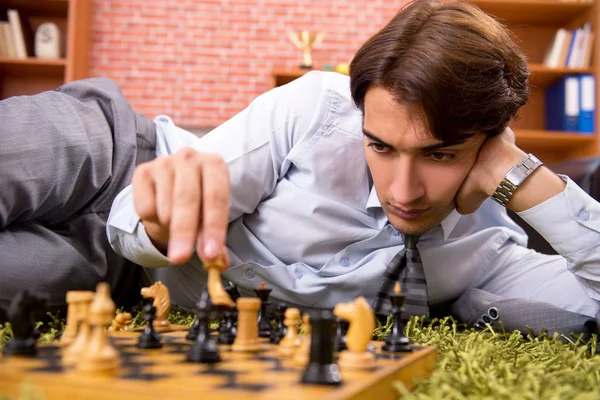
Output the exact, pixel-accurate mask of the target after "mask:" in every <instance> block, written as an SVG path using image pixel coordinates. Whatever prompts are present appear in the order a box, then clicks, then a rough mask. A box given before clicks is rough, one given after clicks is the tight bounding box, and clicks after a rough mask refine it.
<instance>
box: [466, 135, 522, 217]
mask: <svg viewBox="0 0 600 400" xmlns="http://www.w3.org/2000/svg"><path fill="white" fill-rule="evenodd" d="M525 155H526V153H525V152H523V150H521V149H519V148H518V147H517V146H516V144H515V134H514V132H513V131H512V130H511V129H510V128H506V130H505V131H504V132H502V133H501V134H500V135H498V136H495V137H491V138H488V139H487V140H486V141H485V142H484V143H483V145H482V146H481V148H480V149H479V153H478V154H477V160H476V161H475V164H473V167H472V168H471V171H470V172H469V174H468V175H467V178H466V179H465V181H464V182H463V184H462V185H461V187H460V188H459V190H458V193H457V195H456V209H457V210H458V212H459V213H461V214H470V213H473V212H475V211H476V210H477V209H478V208H479V207H480V206H481V203H483V201H484V200H485V199H487V198H488V197H490V196H492V195H493V194H494V191H495V190H496V188H497V187H498V185H499V184H500V182H501V181H502V179H504V176H505V175H506V173H507V172H508V171H509V170H510V169H511V168H512V167H513V166H514V165H515V164H516V163H518V162H519V161H520V160H521V159H522V158H523V157H524V156H525Z"/></svg>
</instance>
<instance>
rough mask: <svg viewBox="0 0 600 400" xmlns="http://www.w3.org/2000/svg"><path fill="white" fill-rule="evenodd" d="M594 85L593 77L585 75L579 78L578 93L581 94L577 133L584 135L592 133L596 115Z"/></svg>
mask: <svg viewBox="0 0 600 400" xmlns="http://www.w3.org/2000/svg"><path fill="white" fill-rule="evenodd" d="M594 84H595V82H594V75H591V74H585V75H580V76H579V91H580V94H581V97H580V99H581V102H580V109H579V132H581V133H582V134H585V135H591V134H593V133H594V119H595V115H596V104H595V103H596V102H595V90H594V87H595V86H594Z"/></svg>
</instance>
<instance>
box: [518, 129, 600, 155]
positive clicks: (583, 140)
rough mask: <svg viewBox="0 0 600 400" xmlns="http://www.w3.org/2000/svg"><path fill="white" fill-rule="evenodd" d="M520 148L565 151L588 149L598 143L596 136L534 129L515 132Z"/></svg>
mask: <svg viewBox="0 0 600 400" xmlns="http://www.w3.org/2000/svg"><path fill="white" fill-rule="evenodd" d="M515 135H516V136H517V145H519V147H535V148H538V149H544V150H555V151H558V150H565V151H568V150H570V149H574V148H579V147H587V146H590V145H593V144H594V143H596V141H597V140H598V138H597V137H596V136H595V135H583V134H578V133H573V132H558V131H545V130H533V129H518V130H515Z"/></svg>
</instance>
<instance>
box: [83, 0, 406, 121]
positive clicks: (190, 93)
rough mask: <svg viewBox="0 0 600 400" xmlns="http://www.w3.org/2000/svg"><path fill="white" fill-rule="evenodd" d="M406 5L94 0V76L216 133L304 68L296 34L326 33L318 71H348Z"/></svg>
mask: <svg viewBox="0 0 600 400" xmlns="http://www.w3.org/2000/svg"><path fill="white" fill-rule="evenodd" d="M404 2H405V1H403V0H327V1H325V0H246V1H245V0H203V1H200V0H127V1H123V0H95V4H94V19H93V27H92V37H93V45H92V60H91V71H90V73H91V75H92V76H107V77H110V78H112V79H114V80H116V81H117V82H118V83H119V84H120V85H121V87H122V89H123V91H124V93H125V95H126V96H127V98H128V99H129V100H130V101H131V103H132V105H133V107H134V108H135V109H136V110H137V111H139V112H141V113H143V114H145V115H148V116H151V117H154V116H156V115H157V114H163V113H164V114H168V115H170V116H171V117H172V118H173V119H174V121H175V122H176V123H177V124H178V125H181V126H187V127H214V126H216V125H218V124H220V123H221V122H223V121H225V120H226V119H228V118H229V117H231V116H233V115H234V114H235V113H237V112H239V111H240V110H242V109H243V108H244V107H245V106H246V105H247V104H248V103H249V102H250V101H251V100H252V99H253V98H255V97H256V96H257V95H259V94H260V93H262V92H264V91H266V90H268V89H269V88H270V74H271V70H272V69H273V68H274V67H276V68H281V67H285V68H290V67H295V66H296V65H298V63H299V62H300V59H301V55H302V53H301V51H300V50H298V49H297V48H296V47H295V46H294V45H293V44H292V43H291V42H290V41H289V39H288V38H287V32H288V31H292V30H303V29H307V30H316V31H321V32H324V33H325V38H324V40H323V42H322V43H321V45H320V46H319V47H318V48H317V49H315V50H314V51H313V62H314V64H315V65H316V66H323V65H336V64H337V63H340V62H349V61H350V60H351V59H352V55H353V54H354V52H355V51H356V50H357V49H358V47H359V46H360V44H362V43H363V42H364V41H365V40H366V39H367V38H368V37H369V36H370V35H371V34H372V33H374V32H375V31H376V30H377V29H379V28H381V27H382V26H383V25H384V24H385V23H386V22H387V21H388V20H389V19H390V18H391V17H392V16H393V15H394V14H395V13H396V12H397V10H398V9H399V8H400V6H401V5H402V4H403V3H404Z"/></svg>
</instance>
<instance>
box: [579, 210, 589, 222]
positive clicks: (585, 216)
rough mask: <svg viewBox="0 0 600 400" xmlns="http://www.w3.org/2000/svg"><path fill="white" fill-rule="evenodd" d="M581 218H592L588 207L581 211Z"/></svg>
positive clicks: (584, 219) (583, 219)
mask: <svg viewBox="0 0 600 400" xmlns="http://www.w3.org/2000/svg"><path fill="white" fill-rule="evenodd" d="M579 219H581V220H582V221H587V220H588V219H590V212H589V211H588V209H587V208H584V209H583V210H581V211H579Z"/></svg>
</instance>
